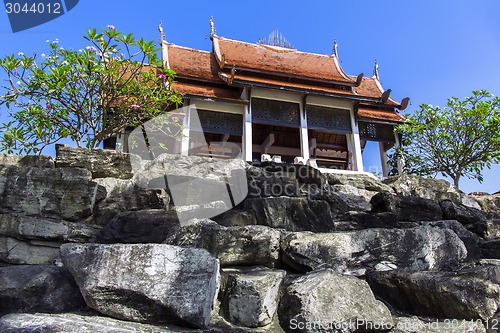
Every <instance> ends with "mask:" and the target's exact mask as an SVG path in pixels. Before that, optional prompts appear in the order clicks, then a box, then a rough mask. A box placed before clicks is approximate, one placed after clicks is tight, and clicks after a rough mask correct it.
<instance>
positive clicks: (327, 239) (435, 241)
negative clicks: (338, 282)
mask: <svg viewBox="0 0 500 333" xmlns="http://www.w3.org/2000/svg"><path fill="white" fill-rule="evenodd" d="M282 249H283V262H284V263H285V264H286V265H287V266H288V267H289V268H291V269H293V270H296V271H299V272H307V271H310V270H316V269H320V268H331V269H333V270H334V271H336V272H338V273H344V274H349V275H351V274H352V275H364V274H365V273H366V272H367V271H378V270H382V271H385V270H394V269H397V268H401V269H408V270H411V271H420V270H439V269H448V268H453V267H457V266H459V264H460V263H461V262H462V261H463V260H464V259H465V258H466V256H467V250H466V248H465V245H464V244H463V242H462V241H461V240H460V238H459V237H458V236H457V235H456V234H455V233H454V232H453V231H451V230H449V229H440V228H433V227H430V226H422V227H416V228H409V229H366V230H360V231H352V232H336V233H323V234H314V233H311V232H297V233H288V234H287V235H286V236H285V237H284V238H283V241H282Z"/></svg>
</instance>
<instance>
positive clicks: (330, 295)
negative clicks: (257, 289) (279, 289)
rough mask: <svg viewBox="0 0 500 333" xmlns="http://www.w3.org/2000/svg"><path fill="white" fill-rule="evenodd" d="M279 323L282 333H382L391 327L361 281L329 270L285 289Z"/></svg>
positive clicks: (386, 311) (384, 309) (382, 307)
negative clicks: (360, 332)
mask: <svg viewBox="0 0 500 333" xmlns="http://www.w3.org/2000/svg"><path fill="white" fill-rule="evenodd" d="M280 323H281V326H282V327H283V329H284V330H285V332H297V331H298V332H358V331H363V330H365V331H370V332H385V331H387V330H389V329H391V328H392V327H393V325H394V322H393V320H392V316H391V313H390V312H389V309H388V308H387V307H386V306H385V305H384V303H382V302H380V301H377V300H376V299H375V297H374V296H373V293H372V291H371V290H370V287H369V286H368V284H367V283H366V282H365V281H363V280H360V279H358V278H355V277H349V276H343V275H340V274H337V273H335V272H333V271H331V270H322V271H318V272H312V273H309V274H306V275H304V276H301V277H299V278H297V279H295V280H293V281H292V282H291V283H290V284H289V285H288V286H287V287H286V288H285V290H284V295H283V298H282V300H281V303H280Z"/></svg>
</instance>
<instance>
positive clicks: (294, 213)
mask: <svg viewBox="0 0 500 333" xmlns="http://www.w3.org/2000/svg"><path fill="white" fill-rule="evenodd" d="M245 208H247V209H251V210H252V211H254V212H255V216H256V218H257V223H258V224H262V225H266V226H269V227H271V228H282V229H286V230H289V231H306V230H307V231H314V232H328V231H333V230H334V229H335V225H334V223H333V217H332V214H331V210H330V204H329V203H328V202H327V201H325V200H310V199H308V198H297V197H279V198H274V197H272V198H255V199H247V200H245Z"/></svg>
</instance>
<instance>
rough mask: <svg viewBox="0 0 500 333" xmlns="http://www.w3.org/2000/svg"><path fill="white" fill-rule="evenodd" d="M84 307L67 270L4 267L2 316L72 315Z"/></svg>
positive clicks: (0, 280)
mask: <svg viewBox="0 0 500 333" xmlns="http://www.w3.org/2000/svg"><path fill="white" fill-rule="evenodd" d="M84 306H85V302H84V300H83V298H82V295H81V294H80V291H79V290H78V286H77V285H76V283H75V280H74V279H73V277H72V276H71V274H70V273H69V272H68V271H67V270H66V269H65V268H62V267H56V266H29V265H22V266H21V265H20V266H8V267H0V317H1V316H3V315H5V314H7V313H18V312H49V313H59V312H68V311H73V310H77V309H79V308H82V307H84ZM0 331H1V332H4V331H3V330H0Z"/></svg>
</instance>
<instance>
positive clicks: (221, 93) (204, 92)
mask: <svg viewBox="0 0 500 333" xmlns="http://www.w3.org/2000/svg"><path fill="white" fill-rule="evenodd" d="M172 88H174V89H175V90H177V91H178V92H180V93H181V94H184V95H186V96H198V97H204V98H213V99H221V100H226V101H231V102H247V101H246V100H243V99H241V98H240V96H239V94H238V92H237V91H235V90H232V89H226V88H221V87H209V86H203V85H197V84H188V83H179V82H177V83H175V84H174V85H173V86H172Z"/></svg>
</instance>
